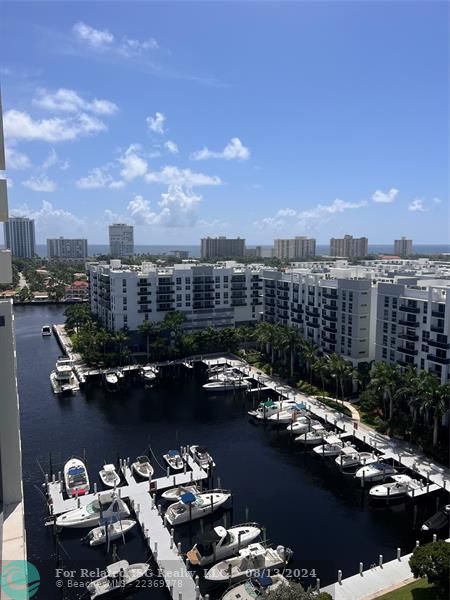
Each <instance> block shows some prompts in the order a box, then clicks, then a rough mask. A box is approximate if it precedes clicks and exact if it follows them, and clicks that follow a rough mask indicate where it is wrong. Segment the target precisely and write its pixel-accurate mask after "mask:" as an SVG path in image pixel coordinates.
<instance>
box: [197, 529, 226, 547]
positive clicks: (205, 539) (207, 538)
mask: <svg viewBox="0 0 450 600" xmlns="http://www.w3.org/2000/svg"><path fill="white" fill-rule="evenodd" d="M222 537H223V536H221V535H219V534H218V533H217V532H216V530H215V529H212V530H211V531H206V532H205V533H203V534H202V535H199V536H197V546H199V545H201V546H206V545H208V544H215V543H217V542H220V540H221V539H222Z"/></svg>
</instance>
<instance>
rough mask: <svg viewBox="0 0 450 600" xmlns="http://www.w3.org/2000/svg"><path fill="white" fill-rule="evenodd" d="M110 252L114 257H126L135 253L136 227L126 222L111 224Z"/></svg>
mask: <svg viewBox="0 0 450 600" xmlns="http://www.w3.org/2000/svg"><path fill="white" fill-rule="evenodd" d="M109 253H110V254H111V256H112V257H113V258H125V257H130V256H133V254H134V228H133V226H132V225H125V223H114V225H110V226H109Z"/></svg>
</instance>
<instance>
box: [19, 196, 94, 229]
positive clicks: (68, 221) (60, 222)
mask: <svg viewBox="0 0 450 600" xmlns="http://www.w3.org/2000/svg"><path fill="white" fill-rule="evenodd" d="M10 213H11V215H12V216H13V217H29V218H30V219H34V220H35V221H36V226H37V227H39V232H40V234H41V235H42V236H43V237H45V236H47V237H52V236H60V235H70V236H72V237H73V235H74V233H75V232H76V233H78V232H79V233H80V234H82V233H83V232H84V231H85V230H86V222H85V221H84V219H80V218H79V217H77V216H75V215H74V214H73V213H71V212H69V211H67V210H64V209H62V208H54V207H53V204H52V203H51V202H48V201H47V200H44V201H43V202H42V207H41V208H40V209H39V210H32V209H31V208H29V207H28V206H27V205H24V206H22V207H20V208H15V209H11V210H10Z"/></svg>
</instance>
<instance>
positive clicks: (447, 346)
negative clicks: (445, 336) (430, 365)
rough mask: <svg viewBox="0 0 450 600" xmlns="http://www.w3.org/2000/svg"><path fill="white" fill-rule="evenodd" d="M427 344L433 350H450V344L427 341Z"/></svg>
mask: <svg viewBox="0 0 450 600" xmlns="http://www.w3.org/2000/svg"><path fill="white" fill-rule="evenodd" d="M426 343H427V344H428V345H429V346H432V347H433V348H442V350H447V349H449V348H450V342H439V341H438V340H426Z"/></svg>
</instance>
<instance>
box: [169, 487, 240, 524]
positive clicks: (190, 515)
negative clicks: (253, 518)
mask: <svg viewBox="0 0 450 600" xmlns="http://www.w3.org/2000/svg"><path fill="white" fill-rule="evenodd" d="M230 498H231V492H228V491H226V490H209V491H207V492H200V493H199V494H192V493H190V492H187V493H186V494H183V495H182V496H181V498H180V500H179V502H177V503H176V504H172V505H171V506H169V508H168V509H167V511H166V514H165V517H166V519H167V521H168V522H169V523H170V525H180V524H181V523H187V522H189V521H191V520H194V519H200V518H201V517H204V516H205V515H209V514H211V513H213V512H214V511H216V510H217V509H218V508H220V507H221V506H222V505H223V504H225V502H226V501H227V500H229V499H230Z"/></svg>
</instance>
